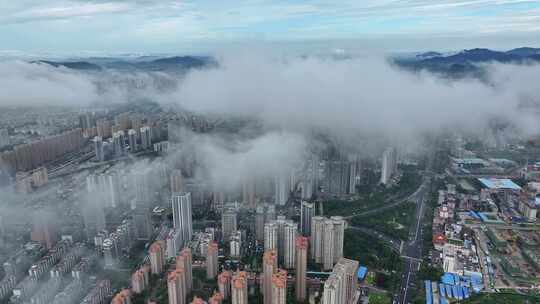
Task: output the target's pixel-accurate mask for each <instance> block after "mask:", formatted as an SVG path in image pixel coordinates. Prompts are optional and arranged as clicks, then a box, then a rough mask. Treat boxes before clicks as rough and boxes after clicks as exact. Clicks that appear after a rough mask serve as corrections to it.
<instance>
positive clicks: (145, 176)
mask: <svg viewBox="0 0 540 304" xmlns="http://www.w3.org/2000/svg"><path fill="white" fill-rule="evenodd" d="M133 182H134V183H133V186H134V188H135V201H136V202H137V205H143V206H145V207H150V201H151V200H152V198H153V197H152V193H151V192H150V190H151V188H152V187H151V186H152V183H153V180H152V174H151V170H150V169H149V168H146V169H143V170H139V171H136V172H135V173H134V174H133Z"/></svg>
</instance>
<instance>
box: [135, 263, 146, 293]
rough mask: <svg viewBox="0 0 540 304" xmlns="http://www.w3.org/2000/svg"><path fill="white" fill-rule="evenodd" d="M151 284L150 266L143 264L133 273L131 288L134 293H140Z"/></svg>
mask: <svg viewBox="0 0 540 304" xmlns="http://www.w3.org/2000/svg"><path fill="white" fill-rule="evenodd" d="M149 284H150V266H148V265H143V266H142V267H141V268H139V269H137V270H136V271H135V272H134V273H133V274H132V275H131V289H132V290H133V292H134V293H137V294H140V293H142V292H143V291H144V290H146V289H147V288H148V286H149Z"/></svg>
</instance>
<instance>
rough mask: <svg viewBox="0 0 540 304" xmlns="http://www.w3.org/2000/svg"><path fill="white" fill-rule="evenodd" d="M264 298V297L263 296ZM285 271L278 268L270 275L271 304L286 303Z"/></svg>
mask: <svg viewBox="0 0 540 304" xmlns="http://www.w3.org/2000/svg"><path fill="white" fill-rule="evenodd" d="M265 299H266V298H265ZM286 301H287V271H285V270H283V269H278V270H277V271H276V272H275V273H274V274H273V275H272V299H271V303H272V304H286V303H287V302H286Z"/></svg>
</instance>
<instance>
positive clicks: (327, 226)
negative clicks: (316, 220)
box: [322, 219, 335, 270]
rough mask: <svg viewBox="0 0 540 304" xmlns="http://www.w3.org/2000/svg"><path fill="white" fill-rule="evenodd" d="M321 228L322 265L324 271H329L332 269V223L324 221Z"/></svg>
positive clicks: (327, 220)
mask: <svg viewBox="0 0 540 304" xmlns="http://www.w3.org/2000/svg"><path fill="white" fill-rule="evenodd" d="M323 227H324V230H323V238H322V245H323V246H322V247H323V248H322V254H323V256H322V264H323V269H324V270H330V269H332V268H333V267H334V244H335V243H334V221H332V220H329V219H326V220H324V223H323Z"/></svg>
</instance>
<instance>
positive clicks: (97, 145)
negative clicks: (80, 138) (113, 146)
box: [93, 136, 105, 161]
mask: <svg viewBox="0 0 540 304" xmlns="http://www.w3.org/2000/svg"><path fill="white" fill-rule="evenodd" d="M93 142H94V153H95V154H96V160H98V161H105V150H104V147H103V138H102V137H100V136H96V137H94V140H93Z"/></svg>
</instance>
